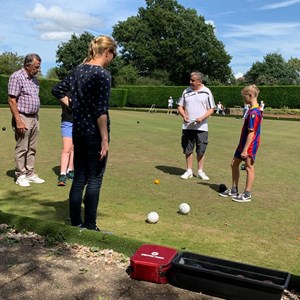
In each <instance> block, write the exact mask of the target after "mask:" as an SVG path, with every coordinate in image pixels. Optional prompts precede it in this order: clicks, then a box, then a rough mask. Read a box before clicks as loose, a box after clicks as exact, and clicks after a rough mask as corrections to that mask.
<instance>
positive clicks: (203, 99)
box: [178, 72, 216, 180]
mask: <svg viewBox="0 0 300 300" xmlns="http://www.w3.org/2000/svg"><path fill="white" fill-rule="evenodd" d="M203 77H204V75H203V74H202V73H200V72H193V73H191V75H190V87H188V88H187V89H185V90H184V91H183V94H182V96H181V98H180V99H179V101H178V112H179V114H180V115H181V116H182V118H183V124H182V138H181V146H182V149H183V153H184V154H185V158H186V168H187V170H186V172H185V173H184V174H183V175H182V176H181V178H182V179H189V178H192V177H193V170H192V166H193V150H194V147H195V146H196V153H197V163H198V174H197V177H198V178H201V179H202V180H209V177H208V176H207V175H206V174H205V172H204V171H203V164H204V155H205V151H206V148H207V144H208V123H207V120H208V118H209V117H210V116H211V115H212V114H213V113H214V109H215V107H216V105H215V101H214V97H213V95H212V93H211V91H210V89H209V88H207V87H206V86H205V85H204V84H203V83H202V80H203Z"/></svg>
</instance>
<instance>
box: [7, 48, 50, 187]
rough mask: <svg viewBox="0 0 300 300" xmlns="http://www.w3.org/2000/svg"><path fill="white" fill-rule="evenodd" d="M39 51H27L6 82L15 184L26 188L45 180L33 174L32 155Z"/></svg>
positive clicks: (36, 120) (36, 123) (36, 133)
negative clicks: (10, 114) (11, 131)
mask: <svg viewBox="0 0 300 300" xmlns="http://www.w3.org/2000/svg"><path fill="white" fill-rule="evenodd" d="M41 62H42V60H41V58H40V56H39V55H38V54H35V53H31V54H27V55H26V56H25V59H24V64H23V68H22V69H20V70H18V71H16V72H14V73H13V74H12V75H11V76H10V78H9V82H8V104H9V107H10V111H11V113H12V128H13V130H14V132H15V140H16V147H15V163H16V167H15V176H16V181H15V182H16V184H17V185H19V186H21V187H29V186H30V183H44V182H45V180H44V179H42V178H40V177H39V176H38V175H37V174H36V173H35V156H36V151H37V145H38V136H39V131H40V123H39V115H38V113H39V109H40V98H39V82H38V80H37V78H36V76H37V74H38V73H39V71H40V68H41Z"/></svg>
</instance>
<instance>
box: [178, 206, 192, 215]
mask: <svg viewBox="0 0 300 300" xmlns="http://www.w3.org/2000/svg"><path fill="white" fill-rule="evenodd" d="M190 210H191V208H190V206H189V205H188V204H187V203H181V204H180V205H179V212H180V213H181V214H182V215H187V214H188V213H189V212H190Z"/></svg>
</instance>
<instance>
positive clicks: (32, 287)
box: [0, 224, 300, 300]
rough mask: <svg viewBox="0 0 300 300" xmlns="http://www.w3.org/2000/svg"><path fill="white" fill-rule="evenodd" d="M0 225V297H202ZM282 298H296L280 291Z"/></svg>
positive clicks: (117, 260)
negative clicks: (132, 276)
mask: <svg viewBox="0 0 300 300" xmlns="http://www.w3.org/2000/svg"><path fill="white" fill-rule="evenodd" d="M6 227H7V225H5V224H2V225H0V299H1V300H2V299H3V300H4V299H5V300H14V299H35V300H36V299H43V300H48V299H49V300H50V299H51V300H56V299H63V300H68V299H70V300H71V299H72V300H74V299H82V300H89V299H90V300H104V299H105V300H106V299H112V300H114V299H120V300H123V299H131V300H132V299H139V300H146V299H149V300H150V299H170V300H171V299H172V300H174V299H175V300H176V299H191V300H193V299H198V300H199V299H200V300H216V299H219V298H214V297H211V296H207V295H204V294H199V293H195V292H192V291H187V290H184V289H179V288H176V287H174V286H172V285H170V284H155V283H150V282H145V281H137V280H133V279H130V278H129V276H128V275H127V273H126V268H127V267H128V265H129V258H128V257H125V256H124V255H122V254H120V253H116V252H114V251H112V250H99V249H97V248H95V247H93V248H88V247H84V246H79V245H68V244H62V243H59V244H57V245H51V246H49V245H47V242H46V240H45V239H44V238H43V237H41V236H39V235H37V234H34V233H26V234H21V233H18V232H15V231H14V230H6V229H5V228H6ZM283 299H289V300H292V299H300V296H299V295H298V296H297V295H296V294H292V293H290V292H288V291H285V296H284V297H283V298H282V300H283Z"/></svg>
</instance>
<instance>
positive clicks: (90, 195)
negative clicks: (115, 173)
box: [69, 135, 107, 229]
mask: <svg viewBox="0 0 300 300" xmlns="http://www.w3.org/2000/svg"><path fill="white" fill-rule="evenodd" d="M73 144H74V179H73V183H72V187H71V190H70V197H69V198H70V218H71V224H72V225H73V226H79V225H81V224H82V225H83V226H84V227H86V228H88V229H96V219H97V208H98V203H99V196H100V188H101V185H102V179H103V175H104V172H105V167H106V162H107V156H106V157H105V158H104V159H103V160H101V161H99V157H100V156H99V151H100V149H101V139H100V137H99V136H96V135H91V136H82V137H73ZM84 188H86V189H85V196H84V222H82V218H81V203H82V195H83V190H84Z"/></svg>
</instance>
